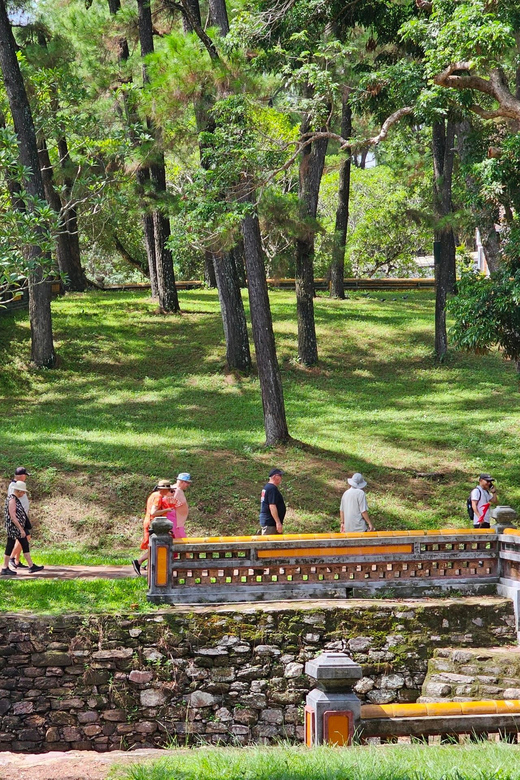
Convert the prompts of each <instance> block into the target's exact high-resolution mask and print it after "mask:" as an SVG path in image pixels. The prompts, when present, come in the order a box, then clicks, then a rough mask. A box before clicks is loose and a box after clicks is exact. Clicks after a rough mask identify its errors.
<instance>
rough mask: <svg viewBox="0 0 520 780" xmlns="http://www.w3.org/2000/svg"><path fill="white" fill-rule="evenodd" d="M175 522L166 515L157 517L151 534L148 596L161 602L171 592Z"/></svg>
mask: <svg viewBox="0 0 520 780" xmlns="http://www.w3.org/2000/svg"><path fill="white" fill-rule="evenodd" d="M172 528H173V523H172V522H171V521H170V520H168V519H167V518H166V517H156V518H155V520H154V521H153V522H152V533H151V534H150V561H149V564H148V593H147V594H146V598H147V599H148V601H151V602H153V603H154V604H161V603H163V602H164V601H165V598H164V597H165V596H166V595H168V594H169V593H171V571H172V562H173V555H172V537H171V535H170V531H171V530H172Z"/></svg>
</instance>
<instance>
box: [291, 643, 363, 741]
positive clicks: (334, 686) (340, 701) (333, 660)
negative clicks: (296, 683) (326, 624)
mask: <svg viewBox="0 0 520 780" xmlns="http://www.w3.org/2000/svg"><path fill="white" fill-rule="evenodd" d="M305 673H306V674H308V675H309V677H312V678H313V679H315V680H316V688H313V689H312V691H311V692H310V693H309V694H308V696H307V699H306V704H305V744H306V745H307V746H308V747H314V746H315V745H323V744H329V745H350V744H351V743H352V737H353V735H354V729H355V727H356V725H357V723H358V722H359V719H360V714H361V703H360V701H359V699H358V697H357V696H356V694H355V693H354V692H353V691H352V686H353V685H354V684H355V682H356V680H359V679H361V677H362V676H363V672H362V670H361V666H360V665H359V664H357V663H355V661H353V660H352V659H351V658H349V657H348V655H345V653H323V654H322V655H319V656H318V657H317V658H313V659H312V660H311V661H307V663H306V664H305Z"/></svg>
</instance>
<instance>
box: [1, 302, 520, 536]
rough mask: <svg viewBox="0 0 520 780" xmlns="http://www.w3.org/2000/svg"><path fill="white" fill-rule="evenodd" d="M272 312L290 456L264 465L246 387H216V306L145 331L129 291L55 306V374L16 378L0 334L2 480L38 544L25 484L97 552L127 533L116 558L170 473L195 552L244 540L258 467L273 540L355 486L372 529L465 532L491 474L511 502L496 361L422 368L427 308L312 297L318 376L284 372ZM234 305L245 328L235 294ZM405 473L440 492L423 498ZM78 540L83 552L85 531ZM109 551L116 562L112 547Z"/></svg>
mask: <svg viewBox="0 0 520 780" xmlns="http://www.w3.org/2000/svg"><path fill="white" fill-rule="evenodd" d="M270 297H271V302H272V307H273V318H274V325H275V331H276V339H277V345H278V350H279V361H280V365H281V367H282V380H283V386H284V395H285V401H286V411H287V419H288V424H289V432H290V433H291V435H292V436H293V437H294V438H295V439H296V440H299V441H300V442H305V444H304V445H300V444H298V443H296V444H295V446H291V447H289V448H276V449H275V450H265V449H263V447H262V444H263V441H264V430H263V416H262V405H261V398H260V387H259V382H258V377H257V376H256V373H255V371H253V373H252V374H251V376H249V377H240V376H238V375H235V374H228V373H226V372H225V345H224V337H223V331H222V322H221V319H220V314H219V312H218V296H217V293H216V291H212V290H193V291H189V292H183V293H182V299H181V306H182V308H183V311H184V312H185V313H183V314H182V315H180V316H163V315H161V314H159V313H158V312H157V307H156V305H155V304H153V303H152V302H151V301H150V300H149V298H147V297H146V294H145V293H143V292H95V293H89V294H86V295H67V296H66V297H65V298H62V299H59V300H56V301H54V302H53V311H54V328H55V333H56V339H57V343H59V344H60V349H59V354H60V364H59V367H58V368H57V369H56V370H54V371H40V372H38V371H34V370H32V369H30V370H27V362H28V356H29V349H30V344H29V331H28V327H27V322H26V320H24V319H23V317H22V315H21V314H18V315H17V316H16V317H15V318H8V317H6V318H0V352H1V353H2V354H1V357H2V365H3V366H4V369H3V371H2V374H1V377H0V392H2V393H3V399H2V401H1V402H0V403H1V404H2V408H3V413H4V418H5V419H9V418H10V416H12V415H13V414H14V415H16V418H15V419H16V429H15V432H16V435H13V429H12V427H11V426H4V427H3V428H2V430H1V431H0V445H1V446H0V453H1V454H0V466H1V468H2V473H3V474H4V476H5V477H7V476H8V475H9V473H10V470H11V469H12V463H13V462H15V461H16V462H21V463H27V464H28V465H30V466H31V467H32V468H33V469H34V471H35V477H34V482H33V486H34V497H33V501H34V504H33V505H34V506H35V509H36V510H37V511H39V512H40V513H41V517H42V522H43V526H42V530H45V529H44V528H43V527H45V528H46V527H47V526H50V524H51V522H52V521H53V519H54V518H53V517H52V501H51V502H50V503H49V501H50V499H49V494H48V493H45V492H42V491H43V483H42V485H40V484H39V482H38V479H39V478H38V473H39V472H45V470H48V469H54V470H55V471H56V473H57V475H58V477H57V481H56V484H55V488H54V489H55V490H58V491H62V495H63V496H64V499H63V500H64V501H65V503H64V504H56V506H55V509H56V511H57V512H58V514H59V515H63V516H67V512H71V511H72V512H75V515H74V516H77V517H78V518H80V519H81V517H84V516H86V517H90V518H92V519H91V520H90V521H89V523H88V524H87V528H88V527H89V526H92V528H95V524H94V519H93V518H95V517H98V516H99V517H100V518H102V520H103V522H102V523H101V525H100V529H99V533H100V534H101V535H100V536H99V538H100V539H102V538H103V534H104V533H105V532H106V533H107V534H109V535H110V534H115V535H116V536H114V538H118V537H117V530H116V529H117V526H118V523H119V524H120V523H121V514H122V516H123V518H125V520H124V522H130V523H131V524H132V525H131V530H129V533H128V534H127V535H126V536H127V539H126V542H127V543H128V544H129V543H130V542H129V540H130V539H135V537H136V536H138V530H137V531H136V530H135V528H136V525H135V524H136V523H137V528H138V520H136V518H139V516H140V514H141V512H142V508H143V506H144V500H145V497H146V493H147V491H148V490H149V489H150V488H151V486H152V485H153V480H154V479H157V478H174V477H175V475H176V473H178V472H179V471H181V470H190V471H191V472H192V473H193V474H195V475H196V479H195V482H194V484H193V486H192V488H190V496H191V499H190V505H191V507H192V511H191V512H190V523H191V524H192V530H193V531H196V532H197V533H200V534H202V535H205V534H207V533H209V532H222V530H223V528H224V529H225V530H226V532H228V533H250V532H252V531H253V530H254V529H255V527H256V522H257V512H258V499H259V494H260V490H261V487H262V484H263V482H264V481H265V479H266V474H267V472H268V471H269V468H271V467H272V464H273V463H274V464H276V465H280V464H281V465H282V466H283V468H284V469H286V471H287V473H286V476H285V478H284V484H283V490H284V494H285V496H286V500H287V503H288V506H289V513H288V517H287V530H288V531H289V530H292V531H299V530H301V529H302V528H312V529H315V530H325V531H326V530H334V529H336V527H337V523H338V519H337V518H338V506H339V498H340V496H341V493H342V492H343V490H344V489H345V487H346V483H345V480H346V476H347V475H348V474H351V473H352V472H353V471H361V472H362V473H364V474H365V476H366V477H367V479H368V481H369V493H368V497H369V505H370V508H371V512H372V514H373V516H374V519H375V521H376V524H377V527H378V528H380V529H384V528H388V529H394V528H395V529H399V528H418V527H420V526H425V527H432V526H434V525H435V524H436V523H437V524H446V523H447V524H449V525H455V526H457V525H464V524H467V518H465V516H464V501H465V496H466V493H467V491H468V490H469V488H470V487H471V485H472V484H473V482H474V480H475V475H476V474H478V472H479V471H482V470H488V469H492V470H493V471H497V472H498V475H499V482H498V484H499V485H500V487H501V491H503V492H501V493H500V496H501V499H502V495H503V496H504V501H505V503H511V504H513V505H514V504H515V501H518V500H520V487H519V486H518V481H517V473H516V472H517V463H518V455H517V437H518V433H519V430H520V413H519V409H518V400H519V399H518V379H517V377H516V375H515V372H514V367H513V365H512V364H511V363H507V362H504V361H502V359H501V358H500V356H499V355H497V354H496V353H492V354H490V355H487V356H484V357H474V356H470V355H465V354H458V353H454V354H451V355H450V356H449V359H448V361H447V362H446V363H445V364H444V365H442V366H438V365H437V364H436V363H435V362H434V360H433V358H432V347H433V295H432V294H431V293H429V292H424V291H419V292H409V293H407V294H406V298H405V296H404V295H402V294H400V293H399V294H398V293H396V294H392V295H391V296H390V297H391V298H392V300H390V299H387V300H384V301H383V300H382V297H384V296H380V295H378V296H376V295H370V296H369V297H366V296H363V294H362V293H355V294H352V295H349V297H348V299H347V300H345V301H337V300H332V299H329V298H326V297H319V298H318V299H316V302H315V303H316V305H315V308H316V322H317V331H318V339H319V344H318V349H319V355H320V363H319V365H318V366H317V367H315V368H311V369H307V368H305V367H304V366H301V365H300V364H298V363H297V360H296V357H297V327H296V303H295V296H294V293H293V292H288V291H280V290H273V291H271V292H270ZM394 298H395V300H393V299H394ZM243 299H244V302H245V304H246V311H247V310H248V306H247V294H246V292H245V291H243ZM14 344H16V346H15V347H14V346H13V345H14ZM417 472H442V473H443V475H444V476H443V479H442V480H440V481H438V482H434V483H429V482H427V481H425V480H424V479H421V478H417V477H416V474H417ZM107 478H108V485H107V484H106V483H107ZM121 483H123V484H124V489H120V488H121ZM71 484H72V485H73V486H75V487H72V488H71V487H70V485H71ZM90 484H92V485H93V486H95V490H91V491H89V485H90ZM103 486H104V488H103ZM100 488H101V489H100ZM51 498H52V496H51ZM74 506H75V508H74ZM71 516H72V515H71ZM130 518H131V519H130ZM72 532H73V533H74V527H73V530H72ZM96 533H97V531H96ZM43 535H44V536H45V538H49V539H51V538H54V537H53V536H52V534H50V535H49V534H47V532H45V534H43ZM76 535H77V538H78V539H81V538H85V537H86V536H87V531H86V530H85V526H81V525H80V526H78V527H77V528H76ZM111 538H112V537H111ZM117 544H118V545H121V546H124V544H125V539H124V536H123V537H122V538H121V539H119V541H118V542H117Z"/></svg>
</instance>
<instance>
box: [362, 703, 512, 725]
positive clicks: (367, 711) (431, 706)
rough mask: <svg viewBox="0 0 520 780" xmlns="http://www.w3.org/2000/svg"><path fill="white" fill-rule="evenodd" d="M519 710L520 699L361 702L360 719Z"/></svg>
mask: <svg viewBox="0 0 520 780" xmlns="http://www.w3.org/2000/svg"><path fill="white" fill-rule="evenodd" d="M506 712H510V713H516V712H520V699H507V700H497V699H489V700H484V701H461V702H459V701H435V702H429V703H428V704H418V703H415V704H363V705H362V706H361V719H362V720H374V719H376V718H424V717H448V716H449V715H495V714H500V713H506Z"/></svg>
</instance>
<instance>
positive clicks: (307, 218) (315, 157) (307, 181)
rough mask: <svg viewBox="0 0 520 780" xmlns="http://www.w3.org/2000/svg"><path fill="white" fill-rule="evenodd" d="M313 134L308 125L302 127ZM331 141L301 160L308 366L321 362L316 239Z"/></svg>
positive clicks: (301, 353) (301, 309)
mask: <svg viewBox="0 0 520 780" xmlns="http://www.w3.org/2000/svg"><path fill="white" fill-rule="evenodd" d="M302 130H303V132H307V131H308V130H309V127H308V124H307V123H305V124H304V126H303V127H302ZM327 144H328V139H326V138H324V139H320V140H318V141H314V142H313V143H312V144H309V145H308V146H306V147H305V148H304V149H303V151H302V154H301V158H300V182H299V193H298V194H299V200H300V219H301V225H300V231H301V234H300V237H299V238H298V239H297V240H296V273H295V284H296V310H297V314H298V359H299V360H300V362H301V363H303V364H304V365H305V366H313V365H315V364H316V363H317V362H318V345H317V343H316V327H315V324H314V301H313V298H314V235H315V224H314V222H315V219H316V213H317V210H318V196H319V192H320V183H321V177H322V174H323V166H324V163H325V155H326V153H327Z"/></svg>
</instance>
